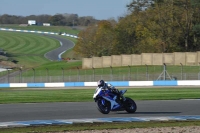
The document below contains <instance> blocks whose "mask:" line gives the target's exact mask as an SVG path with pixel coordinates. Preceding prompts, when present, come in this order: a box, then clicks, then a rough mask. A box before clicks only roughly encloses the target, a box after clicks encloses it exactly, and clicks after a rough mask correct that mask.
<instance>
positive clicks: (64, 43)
mask: <svg viewBox="0 0 200 133" xmlns="http://www.w3.org/2000/svg"><path fill="white" fill-rule="evenodd" d="M43 35H44V36H47V37H50V38H53V39H56V40H58V41H60V43H61V46H60V47H59V48H57V49H54V50H52V51H50V52H48V53H46V54H45V57H46V58H47V59H49V60H52V61H55V60H58V59H59V55H60V54H61V53H63V52H65V51H67V50H69V49H71V48H73V47H74V43H73V42H72V41H70V40H67V39H65V38H62V37H60V36H58V35H49V34H43Z"/></svg>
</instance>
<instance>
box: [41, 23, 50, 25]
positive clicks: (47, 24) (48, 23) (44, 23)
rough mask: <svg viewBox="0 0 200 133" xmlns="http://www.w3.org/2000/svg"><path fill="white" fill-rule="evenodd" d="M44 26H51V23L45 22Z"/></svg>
mask: <svg viewBox="0 0 200 133" xmlns="http://www.w3.org/2000/svg"><path fill="white" fill-rule="evenodd" d="M43 26H51V24H50V23H43Z"/></svg>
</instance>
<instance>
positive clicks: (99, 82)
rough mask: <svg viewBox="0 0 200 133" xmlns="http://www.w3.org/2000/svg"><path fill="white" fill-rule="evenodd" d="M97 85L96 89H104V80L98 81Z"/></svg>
mask: <svg viewBox="0 0 200 133" xmlns="http://www.w3.org/2000/svg"><path fill="white" fill-rule="evenodd" d="M97 85H98V87H104V86H105V82H104V80H99V81H98V82H97Z"/></svg>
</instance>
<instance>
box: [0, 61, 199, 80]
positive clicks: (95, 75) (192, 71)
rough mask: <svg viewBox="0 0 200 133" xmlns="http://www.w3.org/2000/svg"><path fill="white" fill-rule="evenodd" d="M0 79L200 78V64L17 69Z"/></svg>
mask: <svg viewBox="0 0 200 133" xmlns="http://www.w3.org/2000/svg"><path fill="white" fill-rule="evenodd" d="M0 74H1V75H0V83H44V82H45V83H54V82H94V81H98V80H100V79H104V80H105V81H155V80H200V66H183V65H180V66H166V65H162V66H148V65H145V66H128V67H108V68H93V69H80V68H78V67H77V68H75V69H70V70H66V69H64V68H60V69H57V70H49V69H47V68H46V69H44V70H41V69H40V70H37V69H29V70H22V69H19V70H13V71H9V70H7V71H5V72H1V73H0Z"/></svg>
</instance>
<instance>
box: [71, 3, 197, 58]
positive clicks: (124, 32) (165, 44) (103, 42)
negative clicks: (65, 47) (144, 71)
mask: <svg viewBox="0 0 200 133" xmlns="http://www.w3.org/2000/svg"><path fill="white" fill-rule="evenodd" d="M126 7H127V10H128V11H129V14H127V15H125V16H123V17H121V18H119V19H118V21H117V22H112V21H108V20H103V21H100V22H98V24H96V25H91V26H88V28H87V29H85V30H83V31H81V32H80V33H79V38H78V42H77V44H76V46H75V47H74V50H75V51H76V52H77V53H78V54H81V55H82V56H83V57H93V56H110V55H114V54H118V55H119V54H140V53H148V52H151V53H168V52H195V51H199V50H200V0H132V2H130V3H129V4H128V5H127V6H126Z"/></svg>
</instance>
